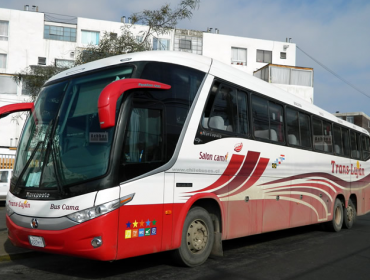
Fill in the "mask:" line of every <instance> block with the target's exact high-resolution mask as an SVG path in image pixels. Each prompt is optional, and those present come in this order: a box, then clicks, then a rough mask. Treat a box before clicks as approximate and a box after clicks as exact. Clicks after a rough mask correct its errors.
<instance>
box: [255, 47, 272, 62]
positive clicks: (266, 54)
mask: <svg viewBox="0 0 370 280" xmlns="http://www.w3.org/2000/svg"><path fill="white" fill-rule="evenodd" d="M257 62H265V63H271V62H272V51H264V50H257Z"/></svg>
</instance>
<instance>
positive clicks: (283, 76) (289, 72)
mask: <svg viewBox="0 0 370 280" xmlns="http://www.w3.org/2000/svg"><path fill="white" fill-rule="evenodd" d="M253 76H255V77H257V78H260V79H262V80H264V81H266V82H268V83H274V84H284V85H296V86H306V87H313V68H308V67H297V66H286V65H277V64H267V65H266V66H264V67H262V68H260V69H258V70H257V71H254V72H253Z"/></svg>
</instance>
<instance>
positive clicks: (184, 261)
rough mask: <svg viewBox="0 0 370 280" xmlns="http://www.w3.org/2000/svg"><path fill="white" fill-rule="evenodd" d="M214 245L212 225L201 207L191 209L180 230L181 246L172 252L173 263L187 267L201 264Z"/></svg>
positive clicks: (208, 216)
mask: <svg viewBox="0 0 370 280" xmlns="http://www.w3.org/2000/svg"><path fill="white" fill-rule="evenodd" d="M213 243H214V229H213V223H212V219H211V217H210V215H209V214H208V212H207V211H206V210H205V209H204V208H202V207H193V208H191V209H190V210H189V213H188V215H187V216H186V219H185V222H184V226H183V229H182V238H181V246H180V248H178V249H177V250H175V251H174V257H175V261H176V262H177V263H178V264H180V265H182V266H188V267H194V266H198V265H201V264H203V263H204V262H205V261H206V260H207V259H208V257H209V255H210V253H211V250H212V246H213Z"/></svg>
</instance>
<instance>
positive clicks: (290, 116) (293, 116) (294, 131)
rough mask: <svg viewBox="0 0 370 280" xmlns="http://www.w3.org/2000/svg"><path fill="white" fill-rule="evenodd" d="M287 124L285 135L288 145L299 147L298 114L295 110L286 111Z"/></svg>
mask: <svg viewBox="0 0 370 280" xmlns="http://www.w3.org/2000/svg"><path fill="white" fill-rule="evenodd" d="M286 122H287V130H288V131H287V133H288V143H289V144H290V145H294V146H300V145H301V141H300V136H299V113H298V111H296V110H292V109H290V108H288V109H287V114H286Z"/></svg>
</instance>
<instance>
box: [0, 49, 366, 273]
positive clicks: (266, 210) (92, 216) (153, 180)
mask: <svg viewBox="0 0 370 280" xmlns="http://www.w3.org/2000/svg"><path fill="white" fill-rule="evenodd" d="M13 106H14V107H12V108H9V107H3V108H1V109H0V115H1V114H8V113H10V112H12V111H17V110H21V109H24V110H30V111H31V116H30V117H29V118H28V121H27V122H26V124H25V127H24V129H23V132H22V136H21V140H20V143H19V146H18V152H17V156H16V163H15V168H14V173H13V177H12V180H11V186H10V192H9V194H8V196H7V201H6V203H7V216H6V222H7V227H8V230H9V238H10V240H11V241H12V242H13V244H15V245H16V246H21V247H25V248H29V249H35V250H40V251H44V252H51V253H58V254H67V255H73V256H79V257H85V258H91V259H97V260H104V261H111V260H117V259H122V258H128V257H133V256H138V255H143V254H150V253H156V252H161V251H167V250H174V255H175V257H176V258H177V259H178V260H179V261H180V262H182V263H183V264H185V265H187V266H195V265H199V264H202V263H203V262H205V261H206V259H207V258H208V257H209V255H210V254H212V255H218V256H219V255H222V240H226V239H232V238H237V237H242V236H248V235H252V234H259V233H263V232H270V231H275V230H280V229H286V228H291V227H297V226H303V225H309V224H316V223H323V224H325V226H326V227H328V228H330V229H332V230H334V231H339V230H341V228H342V227H345V228H351V227H352V225H353V223H354V221H355V219H356V216H357V215H363V214H365V213H367V212H369V211H370V188H369V183H370V164H369V156H370V141H369V139H370V138H369V133H368V132H367V131H366V130H364V129H362V128H360V127H357V126H355V125H353V124H350V123H347V122H345V121H342V120H339V119H338V118H336V117H335V116H333V115H332V114H330V113H328V112H325V111H324V110H322V109H320V108H318V107H316V106H314V105H312V104H309V103H307V102H305V101H303V100H301V99H299V98H298V97H295V96H293V95H290V94H289V93H287V92H285V91H283V90H280V89H278V88H276V87H274V86H272V85H270V84H268V83H266V82H264V81H262V80H259V79H257V78H255V77H252V76H250V75H247V74H245V73H244V72H241V71H239V70H237V69H235V68H233V67H231V66H228V65H225V64H222V63H220V62H218V61H216V60H213V59H210V58H206V57H203V56H197V55H192V54H187V53H177V52H165V51H163V52H143V53H133V54H127V55H122V56H115V57H110V58H106V59H103V60H99V61H96V62H92V63H88V64H85V65H81V66H78V67H76V68H73V69H70V70H67V71H65V72H62V73H60V74H58V75H56V76H54V77H53V78H51V79H50V80H49V81H48V82H47V83H46V84H45V86H44V87H43V89H42V90H41V92H40V94H39V96H38V99H37V101H36V102H35V104H34V105H33V104H32V103H31V104H26V105H23V108H18V109H17V105H13Z"/></svg>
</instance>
